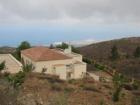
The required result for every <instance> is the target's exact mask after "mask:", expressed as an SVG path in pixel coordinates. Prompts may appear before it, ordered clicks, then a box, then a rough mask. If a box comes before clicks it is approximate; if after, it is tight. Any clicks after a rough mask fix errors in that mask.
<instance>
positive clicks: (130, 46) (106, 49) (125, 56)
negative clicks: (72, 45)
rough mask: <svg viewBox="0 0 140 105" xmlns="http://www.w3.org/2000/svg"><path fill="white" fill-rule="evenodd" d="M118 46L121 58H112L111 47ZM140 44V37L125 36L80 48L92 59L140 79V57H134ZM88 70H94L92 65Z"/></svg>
mask: <svg viewBox="0 0 140 105" xmlns="http://www.w3.org/2000/svg"><path fill="white" fill-rule="evenodd" d="M114 45H115V46H117V48H118V51H119V53H120V55H121V58H120V59H119V60H116V61H112V60H110V56H111V48H112V47H113V46H114ZM137 46H140V37H131V38H123V39H117V40H111V41H105V42H100V43H96V44H92V45H89V46H85V47H81V48H79V50H80V52H81V53H82V54H83V55H84V56H85V57H88V58H90V59H93V60H95V61H97V62H100V63H102V64H105V65H108V66H110V67H112V68H115V69H116V70H118V71H120V72H122V73H123V74H125V75H126V76H129V77H135V78H137V79H140V70H139V67H140V59H136V58H134V57H133V52H134V51H135V49H136V47H137ZM88 70H94V69H92V67H90V68H89V69H88Z"/></svg>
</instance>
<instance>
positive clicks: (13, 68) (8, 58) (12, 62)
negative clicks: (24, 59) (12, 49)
mask: <svg viewBox="0 0 140 105" xmlns="http://www.w3.org/2000/svg"><path fill="white" fill-rule="evenodd" d="M3 61H5V66H6V67H5V69H4V70H3V72H9V73H17V72H19V71H20V70H22V64H21V63H20V62H19V61H17V60H16V59H15V58H14V57H13V56H12V55H11V54H0V63H1V62H3Z"/></svg>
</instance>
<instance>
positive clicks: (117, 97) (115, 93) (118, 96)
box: [112, 88, 121, 102]
mask: <svg viewBox="0 0 140 105" xmlns="http://www.w3.org/2000/svg"><path fill="white" fill-rule="evenodd" d="M120 92H121V88H117V89H116V90H115V92H114V93H113V97H112V100H113V101H114V102H117V101H119V98H120Z"/></svg>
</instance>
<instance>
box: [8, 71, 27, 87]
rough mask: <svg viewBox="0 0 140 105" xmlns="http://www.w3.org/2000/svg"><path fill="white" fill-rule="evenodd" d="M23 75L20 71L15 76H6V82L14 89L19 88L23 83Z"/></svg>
mask: <svg viewBox="0 0 140 105" xmlns="http://www.w3.org/2000/svg"><path fill="white" fill-rule="evenodd" d="M24 79H25V73H24V72H22V71H20V72H18V73H16V74H15V75H9V76H7V80H8V81H9V82H10V83H11V85H12V86H13V87H14V88H17V87H19V86H20V85H21V84H22V83H24Z"/></svg>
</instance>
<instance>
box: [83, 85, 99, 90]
mask: <svg viewBox="0 0 140 105" xmlns="http://www.w3.org/2000/svg"><path fill="white" fill-rule="evenodd" d="M83 89H84V90H87V91H94V92H100V91H99V90H98V89H96V88H95V87H94V85H91V84H85V85H83Z"/></svg>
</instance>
